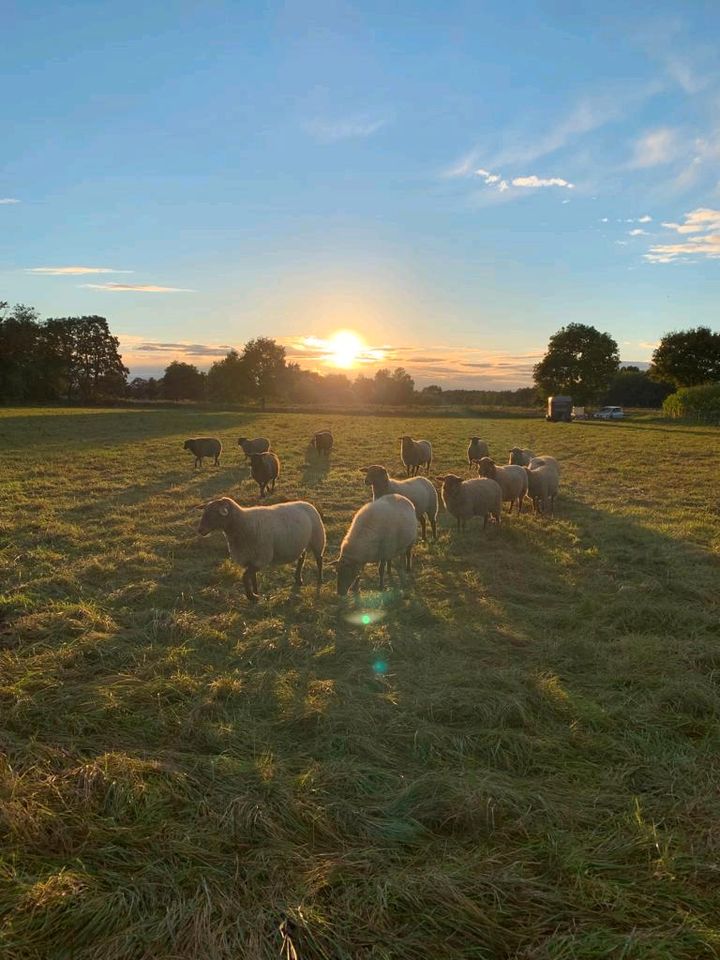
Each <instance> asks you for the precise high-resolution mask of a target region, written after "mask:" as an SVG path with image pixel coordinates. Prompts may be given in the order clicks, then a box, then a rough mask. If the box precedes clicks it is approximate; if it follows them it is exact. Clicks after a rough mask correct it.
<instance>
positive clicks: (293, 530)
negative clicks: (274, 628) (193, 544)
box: [198, 497, 326, 601]
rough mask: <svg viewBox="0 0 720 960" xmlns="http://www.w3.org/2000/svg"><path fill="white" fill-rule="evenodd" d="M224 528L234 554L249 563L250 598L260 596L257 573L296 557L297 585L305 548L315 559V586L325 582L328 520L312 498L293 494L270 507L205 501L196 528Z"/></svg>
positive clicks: (205, 531)
mask: <svg viewBox="0 0 720 960" xmlns="http://www.w3.org/2000/svg"><path fill="white" fill-rule="evenodd" d="M212 530H222V532H223V533H224V534H225V539H226V540H227V545H228V550H229V552H230V556H231V557H232V559H233V560H234V561H235V563H239V564H241V565H242V566H244V567H245V572H244V573H243V578H242V579H243V586H244V587H245V594H246V596H247V598H248V600H252V601H256V600H258V599H259V593H258V582H257V573H258V570H261V569H262V568H263V567H267V566H268V565H269V564H280V563H296V567H295V585H296V586H301V585H302V568H303V564H304V562H305V554H306V551H307V550H310V551H311V553H312V555H313V556H314V557H315V562H316V564H317V588H318V590H319V589H320V585H321V584H322V569H323V553H324V551H325V541H326V537H325V526H324V525H323V522H322V519H321V517H320V514H319V513H318V512H317V510H316V509H315V507H314V506H313V505H312V504H311V503H306V502H305V501H304V500H293V501H291V502H290V503H276V504H275V505H274V506H271V507H241V506H239V505H238V504H237V503H236V502H235V501H234V500H231V499H230V497H220V498H219V499H218V500H212V501H211V502H210V503H208V504H206V505H205V507H204V509H203V515H202V517H201V518H200V525H199V526H198V533H199V534H200V536H202V537H204V536H206V535H207V534H208V533H210V532H211V531H212Z"/></svg>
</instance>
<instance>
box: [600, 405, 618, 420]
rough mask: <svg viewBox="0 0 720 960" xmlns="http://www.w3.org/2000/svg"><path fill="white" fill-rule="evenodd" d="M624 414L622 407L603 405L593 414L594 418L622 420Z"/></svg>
mask: <svg viewBox="0 0 720 960" xmlns="http://www.w3.org/2000/svg"><path fill="white" fill-rule="evenodd" d="M624 416H625V413H624V412H623V408H622V407H603V408H602V409H601V410H598V411H597V412H596V413H594V414H593V417H594V418H595V419H596V420H622V418H623V417H624Z"/></svg>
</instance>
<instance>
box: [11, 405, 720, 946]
mask: <svg viewBox="0 0 720 960" xmlns="http://www.w3.org/2000/svg"><path fill="white" fill-rule="evenodd" d="M327 419H329V420H330V423H331V425H332V427H333V429H334V430H335V433H336V438H337V450H336V453H335V455H334V457H333V460H332V467H331V470H330V472H329V473H328V474H327V475H325V474H323V473H321V472H319V471H318V470H316V469H313V468H308V467H305V466H304V453H305V447H306V443H307V439H308V437H309V435H310V433H311V432H312V431H313V430H314V429H317V428H319V427H323V426H325V425H326V423H327ZM327 419H326V418H322V417H318V416H309V415H299V414H267V415H256V416H253V415H247V414H245V415H244V414H238V413H222V412H218V413H211V412H197V411H187V410H166V409H158V410H152V411H148V410H122V411H117V410H116V411H112V410H35V409H33V410H20V409H17V410H13V409H4V410H2V411H0V441H1V444H2V451H3V453H2V461H0V462H1V466H0V477H1V479H2V486H1V493H2V496H1V497H0V545H1V548H2V549H1V552H0V738H1V739H0V747H1V749H2V753H1V754H0V836H1V842H0V955H2V957H3V958H8V960H30V958H38V960H39V958H43V960H45V958H72V960H86V958H93V960H130V958H133V960H135V958H138V960H139V958H147V960H151V958H152V960H159V958H163V960H171V958H172V960H190V958H192V960H195V958H203V960H220V958H223V960H225V958H227V960H230V958H232V960H238V958H243V960H245V958H249V960H256V958H257V960H261V958H262V960H265V958H267V960H270V958H278V957H285V958H288V960H289V958H299V960H321V958H322V960H331V958H332V960H371V958H372V960H389V958H393V960H411V958H412V960H416V958H427V960H440V958H443V957H453V958H473V960H484V958H488V960H495V958H511V957H513V958H523V960H540V958H543V960H570V958H596V957H597V958H605V957H607V958H618V960H620V958H622V960H630V958H667V960H671V958H672V960H680V958H687V960H698V958H704V957H718V956H720V919H719V918H720V884H719V882H718V881H719V880H720V866H719V864H720V829H719V827H718V821H719V815H720V801H719V800H718V782H719V780H720V725H719V721H720V690H719V683H720V630H719V629H718V606H719V600H718V597H719V595H720V590H719V589H718V588H719V586H720V576H719V573H720V570H719V565H718V551H719V549H720V511H719V508H718V497H717V441H718V436H719V434H718V431H717V430H713V429H711V428H707V427H706V428H693V427H687V426H681V425H667V424H664V423H662V422H658V421H653V420H649V419H648V420H643V419H638V420H636V421H632V420H631V421H628V422H627V423H623V424H592V423H587V424H573V425H568V426H565V425H549V424H546V423H544V422H543V421H541V420H501V419H498V420H483V421H475V420H462V419H451V420H448V419H444V420H443V419H432V418H428V419H418V418H416V417H413V418H412V420H407V421H404V420H402V419H400V418H398V419H392V418H385V417H380V418H363V417H349V416H348V417H343V416H332V417H329V418H327ZM406 429H407V431H408V432H411V433H412V434H413V435H414V436H423V437H427V438H429V439H431V440H432V441H433V444H434V448H435V456H436V467H437V472H443V471H448V470H452V469H455V470H457V472H460V473H464V472H465V468H464V466H463V457H464V450H465V446H466V443H467V438H468V437H469V436H470V435H471V434H474V433H480V434H481V435H482V436H484V437H486V438H487V439H488V440H489V442H490V447H491V451H492V452H494V453H495V454H496V455H497V456H498V458H499V459H503V452H504V451H506V450H507V449H508V448H509V447H510V446H512V445H515V444H518V445H520V446H525V445H528V446H531V447H532V448H533V449H534V450H535V452H536V453H552V454H554V455H556V456H557V457H558V459H559V460H560V461H561V462H562V464H563V480H562V487H561V496H560V498H559V500H558V503H557V510H558V516H557V518H556V519H555V521H550V520H543V519H538V518H535V517H533V516H531V515H525V516H522V517H520V518H518V517H512V518H510V519H509V520H508V521H507V522H506V523H505V524H504V525H503V528H502V530H501V531H500V532H499V533H496V532H495V531H492V530H491V531H489V532H488V533H486V534H483V533H482V532H481V531H480V529H479V525H475V524H471V525H469V529H468V531H467V532H466V533H465V534H462V535H458V534H456V533H455V531H454V529H453V524H451V523H450V522H449V520H448V517H447V516H446V515H443V516H442V520H441V538H440V540H439V542H438V543H437V544H431V545H428V546H425V545H422V546H420V547H419V548H418V550H417V552H416V567H415V572H414V575H413V578H412V581H411V582H409V583H404V582H403V581H402V580H396V581H395V584H394V586H393V588H392V589H390V590H388V591H386V592H385V594H384V595H380V594H378V593H377V592H376V591H375V589H374V588H375V586H376V574H375V572H374V571H372V570H371V569H369V568H368V570H367V575H366V577H365V578H364V580H363V593H362V595H361V599H360V609H359V610H356V609H355V608H354V606H353V601H346V602H341V601H339V600H338V599H337V597H336V596H335V592H334V583H333V582H332V579H331V574H330V572H328V575H327V577H326V583H325V585H324V587H323V590H322V594H321V596H320V598H319V599H317V598H316V597H315V593H314V590H313V588H312V587H311V586H307V587H305V588H303V590H302V591H300V592H299V593H298V592H294V591H293V590H292V568H291V567H285V568H277V569H274V570H272V571H270V572H263V573H262V574H261V582H260V585H261V589H262V590H263V592H264V594H265V599H264V600H263V601H262V602H261V603H260V604H258V605H257V606H256V607H251V606H250V605H248V603H247V602H246V600H245V599H244V596H243V591H242V586H241V583H240V576H241V572H242V571H241V570H239V569H237V568H236V567H234V566H233V565H232V564H231V563H230V561H229V560H228V558H227V551H226V548H225V544H224V541H223V539H222V538H221V537H220V536H219V535H213V536H211V537H208V538H206V539H200V538H199V537H198V536H197V535H196V533H195V528H196V525H197V522H198V519H199V513H198V512H197V510H196V509H195V506H196V505H197V504H198V503H200V502H202V501H204V500H205V499H207V498H209V497H212V496H214V495H218V494H226V493H227V494H231V495H233V496H236V497H237V498H238V499H239V501H240V502H241V503H253V502H255V499H256V493H255V491H256V488H255V487H254V485H253V484H252V483H251V482H249V481H248V480H247V479H246V478H247V470H245V469H244V468H241V467H240V457H239V451H238V449H237V447H236V446H235V440H236V438H237V436H239V435H241V434H245V435H248V436H251V435H255V434H263V435H267V436H269V437H271V438H272V440H273V443H274V446H275V447H276V449H277V450H278V452H279V453H280V455H281V457H282V459H283V475H282V478H281V481H280V483H279V485H278V488H277V491H276V499H279V498H280V497H288V498H294V497H303V498H306V499H309V500H311V501H312V502H314V503H315V504H317V505H318V507H319V508H320V509H321V511H322V512H323V514H324V517H325V520H326V523H327V526H328V532H329V540H330V546H329V553H330V554H331V555H334V554H336V553H337V547H338V544H339V542H340V540H341V538H342V535H343V533H344V531H345V529H346V528H347V525H348V522H349V520H350V517H351V515H352V512H353V511H354V510H355V509H356V508H357V507H358V506H359V505H360V504H361V503H362V502H363V501H364V499H365V490H364V488H363V486H362V483H361V480H362V478H361V476H360V474H359V472H358V469H357V468H358V467H359V466H361V465H362V464H365V463H368V462H385V463H386V464H387V465H388V466H389V467H391V468H392V469H393V470H397V468H398V467H399V463H398V460H397V446H398V445H397V443H396V439H395V438H397V437H398V435H399V434H400V433H403V432H405V431H406ZM206 433H207V434H216V435H218V436H220V437H221V438H222V439H223V441H224V443H225V449H226V452H225V455H224V458H223V463H222V466H221V468H220V469H217V470H216V469H214V468H212V467H209V466H208V467H206V468H205V469H204V470H203V471H202V473H201V472H199V471H196V472H193V470H192V460H191V457H190V455H189V454H188V453H185V452H184V451H183V450H182V449H181V447H182V441H183V440H184V439H185V438H186V437H188V436H194V435H199V434H206ZM309 572H311V571H309ZM308 579H309V580H311V579H312V577H311V576H309V577H308ZM362 613H367V614H368V618H369V619H370V623H369V624H368V625H362V623H359V622H357V621H358V620H360V616H359V614H360V615H361V614H362Z"/></svg>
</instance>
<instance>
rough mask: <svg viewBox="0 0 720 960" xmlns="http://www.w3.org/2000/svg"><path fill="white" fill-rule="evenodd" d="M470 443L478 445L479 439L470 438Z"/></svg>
mask: <svg viewBox="0 0 720 960" xmlns="http://www.w3.org/2000/svg"><path fill="white" fill-rule="evenodd" d="M470 443H480V437H470Z"/></svg>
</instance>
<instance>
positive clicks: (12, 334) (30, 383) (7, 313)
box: [0, 302, 44, 401]
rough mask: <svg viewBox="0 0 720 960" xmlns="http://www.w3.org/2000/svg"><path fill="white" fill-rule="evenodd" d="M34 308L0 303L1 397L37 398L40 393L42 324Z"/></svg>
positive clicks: (11, 398)
mask: <svg viewBox="0 0 720 960" xmlns="http://www.w3.org/2000/svg"><path fill="white" fill-rule="evenodd" d="M38 321H39V316H38V314H37V311H35V310H34V309H33V308H32V307H26V306H24V304H22V303H18V304H16V305H15V306H14V307H12V308H11V307H10V304H9V303H6V302H0V399H2V400H21V401H22V400H38V399H44V398H43V396H42V379H43V364H42V359H43V354H44V350H43V345H42V326H41V325H40V323H39V322H38Z"/></svg>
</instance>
